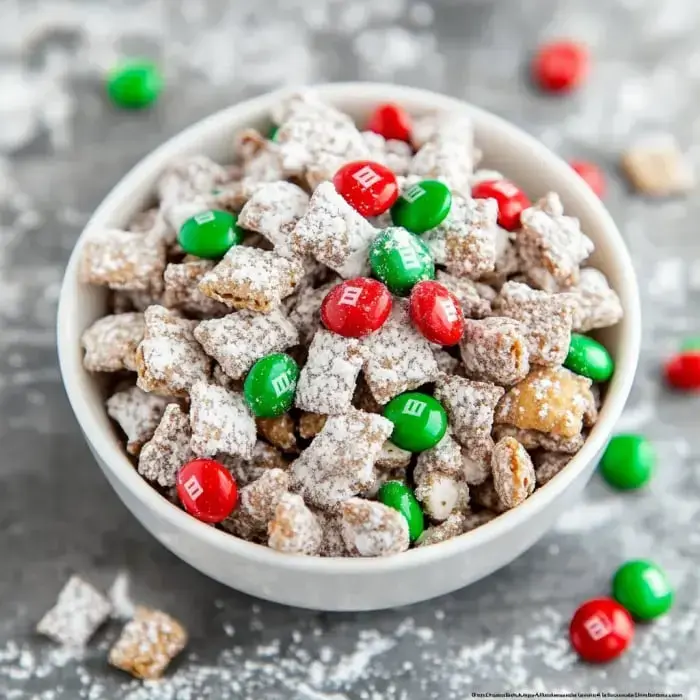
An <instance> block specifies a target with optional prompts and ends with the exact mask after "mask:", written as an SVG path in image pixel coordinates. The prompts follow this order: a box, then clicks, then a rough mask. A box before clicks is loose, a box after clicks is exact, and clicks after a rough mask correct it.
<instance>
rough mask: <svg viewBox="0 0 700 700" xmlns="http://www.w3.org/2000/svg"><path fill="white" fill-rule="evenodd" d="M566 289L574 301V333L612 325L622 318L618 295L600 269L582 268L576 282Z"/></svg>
mask: <svg viewBox="0 0 700 700" xmlns="http://www.w3.org/2000/svg"><path fill="white" fill-rule="evenodd" d="M568 291H569V293H570V297H571V299H572V300H573V302H574V320H573V327H572V330H573V331H575V332H576V333H587V332H588V331H592V330H594V329H596V328H607V327H608V326H614V325H615V324H616V323H617V322H618V321H619V320H620V319H621V318H622V314H623V312H622V304H621V303H620V297H618V296H617V294H616V292H615V290H613V289H611V288H610V284H609V283H608V280H607V278H606V277H605V275H604V274H603V273H602V272H601V271H600V270H596V269H595V268H593V267H586V268H584V269H583V270H581V274H580V276H579V281H578V284H577V285H576V286H575V287H572V288H571V289H570V290H568Z"/></svg>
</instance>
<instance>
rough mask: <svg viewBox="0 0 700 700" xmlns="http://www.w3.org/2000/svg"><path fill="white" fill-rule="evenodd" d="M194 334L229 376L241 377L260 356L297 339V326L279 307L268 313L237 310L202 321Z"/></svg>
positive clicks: (277, 349) (280, 349) (290, 344)
mask: <svg viewBox="0 0 700 700" xmlns="http://www.w3.org/2000/svg"><path fill="white" fill-rule="evenodd" d="M194 337H195V338H196V339H197V340H198V341H199V343H200V344H201V345H202V347H203V348H204V350H205V351H206V352H207V354H208V355H210V356H211V357H213V358H214V359H215V360H216V361H217V362H218V363H219V364H220V365H221V368H222V369H223V370H224V372H226V374H227V375H228V376H229V377H231V378H232V379H241V378H243V377H244V376H245V374H246V373H247V372H248V370H249V369H250V368H251V367H252V366H253V364H254V363H255V362H256V361H257V360H259V359H260V358H261V357H265V355H270V354H271V353H275V352H282V351H284V350H286V349H287V348H289V347H291V346H292V345H296V344H297V342H299V334H298V333H297V330H296V328H295V327H294V326H293V325H292V323H291V322H290V321H289V319H288V318H287V317H286V316H285V315H284V314H282V312H280V311H279V310H278V309H275V310H273V311H272V312H270V313H269V314H256V313H253V312H252V311H238V312H236V313H233V314H229V315H228V316H224V317H223V318H216V319H211V320H209V321H202V322H201V323H200V324H199V325H198V326H197V327H196V328H195V329H194Z"/></svg>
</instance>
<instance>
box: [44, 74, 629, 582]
mask: <svg viewBox="0 0 700 700" xmlns="http://www.w3.org/2000/svg"><path fill="white" fill-rule="evenodd" d="M310 88H311V89H313V90H314V91H315V92H317V93H318V94H319V95H320V96H321V97H322V98H323V99H325V100H328V101H330V102H331V103H335V102H345V103H347V102H352V101H353V100H356V101H358V102H361V103H365V102H367V103H376V104H379V103H382V102H397V103H407V102H409V103H412V104H414V105H422V107H423V109H424V111H429V110H431V109H432V110H434V109H452V110H455V111H460V112H462V113H467V114H469V115H471V117H472V118H473V121H474V123H475V127H476V129H477V131H478V129H479V125H482V126H483V127H485V126H486V125H488V128H489V129H491V130H495V131H497V132H499V135H500V137H502V138H503V140H504V141H518V142H520V144H521V145H522V146H523V147H527V148H528V149H530V150H531V151H532V154H533V159H537V160H538V161H540V162H545V163H546V164H547V168H548V169H549V170H551V171H553V173H554V174H555V175H556V176H557V177H558V178H560V179H561V180H562V181H563V182H565V183H566V186H567V188H568V190H569V191H571V192H573V195H574V196H575V197H576V199H579V200H582V202H583V204H585V206H586V207H587V208H588V209H589V210H590V211H591V212H592V215H593V216H594V217H595V219H596V223H597V227H598V228H600V230H601V231H602V232H603V236H604V237H605V238H606V240H607V243H608V244H609V246H610V247H611V248H612V249H613V252H614V258H615V259H616V261H617V262H616V265H617V266H618V267H619V268H620V270H621V271H622V272H623V274H621V275H620V280H619V283H618V285H617V289H616V291H617V292H618V294H619V296H620V299H621V301H622V306H623V309H624V311H625V321H624V322H625V325H626V332H625V333H623V334H622V335H621V338H620V341H619V345H620V350H619V353H618V359H617V361H616V372H615V375H614V377H613V380H612V382H611V384H610V386H609V388H608V392H607V395H606V399H605V402H604V404H603V406H602V408H601V411H600V415H599V419H598V421H597V423H596V424H595V426H594V427H593V429H592V430H591V433H590V434H589V436H588V437H587V439H586V441H585V443H584V445H583V447H582V448H581V450H580V451H579V452H578V453H577V454H576V455H574V457H573V458H572V460H571V462H570V463H569V464H568V465H567V466H566V468H565V469H564V470H562V471H561V472H560V473H559V474H558V475H557V476H556V477H554V478H553V479H552V480H551V481H550V482H549V483H548V484H547V488H543V489H538V490H537V491H535V492H534V493H533V494H532V496H530V497H529V498H528V499H527V500H526V501H525V502H524V503H522V504H521V505H520V506H518V507H517V508H514V509H512V510H509V511H506V512H505V513H503V514H501V515H499V516H498V517H496V518H494V519H493V520H492V521H490V522H488V523H486V524H484V525H482V526H481V527H479V528H477V529H475V530H473V531H470V532H467V533H464V534H463V535H460V536H458V537H454V538H451V539H449V540H446V541H444V542H441V543H438V544H435V545H431V546H429V547H418V548H415V549H410V550H408V551H406V552H402V553H401V554H398V555H393V556H390V557H379V558H361V557H358V558H343V557H307V556H290V555H287V554H284V553H281V552H277V551H275V550H273V549H270V548H269V547H264V546H261V545H258V544H254V543H251V542H247V541H245V540H242V539H239V538H237V537H234V536H232V535H230V534H228V533H226V532H223V531H221V530H218V529H216V528H214V527H211V526H209V525H207V524H205V523H203V522H200V521H199V520H197V519H196V518H193V517H192V516H190V515H188V514H187V513H185V512H184V511H183V510H181V509H180V508H178V507H177V506H175V505H174V504H172V503H170V502H169V501H168V500H167V499H165V498H164V497H163V496H161V495H160V494H159V493H158V491H156V489H154V488H153V487H152V486H151V485H150V484H148V483H147V482H146V481H145V480H144V479H143V478H142V477H141V476H140V475H139V474H138V472H137V471H136V469H134V467H133V466H132V464H131V463H130V462H129V460H128V458H127V456H126V454H125V453H124V452H123V450H120V449H119V448H117V447H115V446H114V445H113V444H111V441H110V438H112V439H113V435H112V434H110V433H108V430H105V428H104V426H102V425H101V424H100V423H99V422H98V420H97V418H96V413H95V404H94V403H92V402H90V401H89V400H88V398H87V395H86V394H84V393H83V392H82V391H81V389H80V382H79V376H80V374H81V372H83V371H84V370H83V368H82V364H81V362H80V360H79V355H80V353H76V352H75V349H76V345H78V346H79V343H80V334H81V333H82V331H83V330H84V329H83V328H78V327H77V322H76V321H75V319H76V314H75V309H76V308H77V304H78V302H79V298H80V294H79V283H78V262H79V256H80V249H81V246H82V244H83V242H84V241H85V238H86V234H87V232H89V231H90V230H91V229H93V228H97V227H102V226H105V225H108V222H109V220H110V218H111V216H112V214H113V210H115V209H116V208H118V207H119V206H120V203H121V202H122V201H124V200H125V198H127V197H129V196H130V193H132V192H134V191H138V189H139V184H138V183H139V182H143V181H144V180H149V179H150V178H152V177H153V175H154V174H155V173H157V172H159V171H161V170H162V167H163V165H164V164H165V163H167V162H168V161H170V160H171V159H172V158H173V157H175V156H176V155H177V154H178V153H179V152H182V151H185V150H186V149H187V148H188V146H192V145H193V144H195V143H196V141H198V140H200V139H201V138H202V136H203V135H204V134H213V133H216V132H220V131H224V130H226V129H227V128H228V129H230V128H231V125H232V124H235V123H236V122H240V123H241V124H242V123H243V122H244V121H246V120H248V121H249V122H250V121H252V120H253V119H254V117H253V116H252V115H254V114H257V115H259V114H260V113H264V112H266V111H267V112H269V110H270V107H271V106H272V105H274V104H276V103H277V102H278V101H279V100H280V99H282V98H283V97H284V96H285V95H288V94H290V93H291V92H294V91H295V90H298V89H299V88H283V89H281V90H276V91H273V92H269V93H266V94H264V95H261V96H258V97H254V98H252V99H249V100H244V101H242V102H239V103H237V104H234V105H232V106H230V107H227V108H225V109H223V110H220V111H218V112H215V113H214V114H211V115H209V116H207V117H205V118H204V119H202V120H200V121H197V122H195V123H194V124H192V125H191V126H189V127H187V128H186V129H184V130H183V131H180V132H179V133H178V134H176V135H175V136H173V137H172V138H170V139H168V140H167V141H165V142H164V143H163V144H161V145H160V146H158V147H157V148H156V149H155V150H153V151H151V152H150V153H149V154H147V155H146V156H145V157H144V158H142V159H141V160H140V161H139V162H138V163H137V164H136V165H134V166H133V168H131V170H129V171H128V172H127V173H126V174H125V175H124V176H123V177H122V178H121V180H120V181H119V182H118V183H117V184H116V185H115V186H114V188H113V189H112V190H111V191H110V192H109V194H108V195H107V196H106V197H105V198H104V199H103V201H102V202H101V204H100V205H99V206H98V207H97V209H96V210H95V212H94V213H93V215H92V216H91V217H90V220H89V221H88V223H87V224H86V226H85V228H84V229H83V231H82V232H81V234H80V236H79V238H78V240H77V242H76V245H75V247H74V249H73V252H72V254H71V257H70V260H69V262H68V265H67V267H66V271H65V276H64V279H63V283H62V286H61V293H60V297H59V305H58V314H57V347H58V356H59V365H60V369H61V375H62V379H63V384H64V386H65V390H66V393H67V395H68V399H69V402H70V404H71V406H72V408H73V411H74V413H75V416H76V418H77V420H78V423H79V425H80V427H81V429H82V431H83V434H84V436H85V438H86V440H87V441H88V443H89V444H90V445H91V446H92V448H93V449H94V451H95V452H96V453H97V455H99V458H100V460H101V461H102V462H103V464H104V465H105V466H106V467H107V468H108V469H109V471H110V472H111V474H112V475H113V477H114V478H115V479H117V480H118V481H119V482H120V483H121V485H122V486H123V487H124V488H125V489H126V490H128V491H129V492H130V493H131V494H132V495H133V497H134V498H136V499H137V500H138V501H140V502H141V504H142V505H143V506H144V507H146V508H149V509H150V510H151V511H152V512H153V513H154V514H155V515H157V516H158V517H159V518H160V519H162V520H164V521H166V522H167V523H168V524H169V525H170V526H171V527H172V528H173V529H174V530H176V531H183V530H184V531H187V533H188V534H189V535H190V536H192V537H193V538H195V539H199V540H202V541H204V542H206V543H207V544H208V545H209V546H211V547H213V548H216V549H218V550H220V551H221V552H223V553H230V554H233V555H235V556H239V557H241V558H243V559H247V560H249V561H251V562H254V563H257V564H260V565H266V566H270V567H274V568H279V569H281V570H285V569H286V570H295V571H306V572H312V573H318V574H330V573H333V574H356V575H360V574H370V573H374V574H378V573H381V572H385V571H397V570H402V569H412V568H415V567H422V566H425V565H428V564H431V563H434V562H436V561H438V560H442V559H448V558H450V557H453V556H456V555H460V554H461V555H466V554H467V553H468V552H469V551H472V550H474V549H477V548H479V547H481V546H484V545H487V544H488V543H489V542H492V541H494V540H497V539H498V538H499V537H501V536H503V535H505V534H506V533H507V532H513V533H514V532H516V531H517V530H518V528H519V527H520V526H522V525H524V524H525V523H526V522H527V521H528V520H529V519H530V518H531V517H532V516H534V515H535V514H536V513H537V512H539V511H542V510H546V508H547V506H548V505H549V504H551V503H552V502H553V501H555V500H556V499H557V498H559V497H561V496H562V495H563V494H564V492H565V491H566V490H567V488H568V486H569V485H570V484H571V483H573V482H574V481H575V480H576V479H577V477H578V476H579V475H580V474H581V472H583V471H584V470H585V469H586V467H587V465H588V464H589V463H590V462H591V461H592V460H594V459H595V458H596V456H597V455H598V454H599V453H600V451H601V450H602V449H603V447H604V446H605V443H606V439H607V437H608V435H609V434H610V433H611V432H612V428H613V427H614V424H615V422H616V421H617V420H618V418H619V416H620V414H621V413H622V410H623V408H624V404H625V401H626V400H627V396H628V394H629V392H630V389H631V387H632V382H633V379H634V375H635V371H636V367H637V362H638V358H639V348H640V341H641V310H640V303H639V293H638V289H637V282H636V278H635V273H634V269H633V266H632V262H631V259H630V256H629V253H628V251H627V248H626V246H625V243H624V242H623V239H622V236H621V234H620V233H619V231H618V229H617V227H616V225H615V223H614V221H613V220H612V217H611V216H610V214H609V213H608V211H607V210H606V208H605V207H604V205H603V204H602V203H601V201H600V200H599V198H598V197H597V196H596V195H595V194H594V193H593V192H592V191H591V190H590V189H589V187H588V186H587V185H586V184H585V183H584V181H583V180H582V179H581V178H580V177H579V176H578V175H577V174H576V173H575V172H574V171H573V170H571V169H570V167H569V166H568V165H567V164H566V163H565V162H564V161H563V160H561V159H560V158H559V156H557V155H556V154H554V153H553V152H552V151H550V150H549V149H548V148H547V147H546V146H545V145H544V144H542V143H540V142H539V141H537V140H536V139H535V138H534V137H532V136H530V135H529V134H527V133H526V132H524V131H522V130H521V129H519V128H518V127H516V126H515V125H512V124H510V123H509V122H507V121H505V120H504V119H502V118H500V117H498V116H496V115H494V114H491V113H490V112H488V111H486V110H484V109H481V108H479V107H476V106H474V105H471V104H470V103H468V102H466V101H464V100H461V99H459V98H455V97H449V96H446V95H442V94H439V93H435V92H432V91H430V90H424V89H420V88H412V87H407V86H402V85H394V84H383V83H363V82H347V83H326V84H317V85H313V86H310ZM246 115H247V116H246ZM236 128H239V127H238V126H236ZM141 189H143V188H141ZM99 410H101V411H102V410H104V409H103V407H102V406H101V405H99Z"/></svg>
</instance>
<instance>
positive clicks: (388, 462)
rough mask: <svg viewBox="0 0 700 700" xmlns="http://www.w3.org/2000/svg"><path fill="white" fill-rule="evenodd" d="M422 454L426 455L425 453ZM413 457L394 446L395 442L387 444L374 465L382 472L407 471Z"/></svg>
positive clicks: (406, 451) (383, 446)
mask: <svg viewBox="0 0 700 700" xmlns="http://www.w3.org/2000/svg"><path fill="white" fill-rule="evenodd" d="M422 454H425V453H424V452H423V453H422ZM411 455H412V453H411V452H409V451H408V450H402V449H401V448H400V447H397V446H396V445H394V443H393V442H385V443H384V444H383V445H382V449H381V451H380V453H379V454H378V455H377V461H376V462H375V463H374V466H375V467H377V468H378V469H380V470H382V471H392V470H396V469H405V468H406V467H407V466H408V465H409V464H410V463H411Z"/></svg>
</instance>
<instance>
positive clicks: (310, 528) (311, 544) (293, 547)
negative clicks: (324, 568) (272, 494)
mask: <svg viewBox="0 0 700 700" xmlns="http://www.w3.org/2000/svg"><path fill="white" fill-rule="evenodd" d="M267 534H268V539H267V544H268V546H269V547H270V548H271V549H276V550H277V551H278V552H285V553H286V554H307V555H314V554H318V550H319V549H320V548H321V541H322V539H323V530H322V528H321V524H320V523H319V521H318V518H317V517H316V516H315V515H314V514H313V512H312V511H311V510H310V509H309V508H307V506H306V504H305V503H304V499H302V497H301V496H297V495H296V494H293V493H285V494H284V495H283V496H282V498H280V500H279V502H278V503H277V508H275V514H274V517H273V518H272V520H271V521H270V523H269V525H268V526H267Z"/></svg>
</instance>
